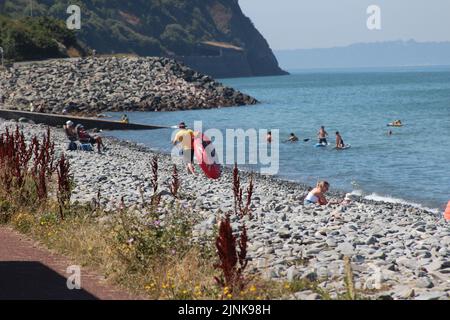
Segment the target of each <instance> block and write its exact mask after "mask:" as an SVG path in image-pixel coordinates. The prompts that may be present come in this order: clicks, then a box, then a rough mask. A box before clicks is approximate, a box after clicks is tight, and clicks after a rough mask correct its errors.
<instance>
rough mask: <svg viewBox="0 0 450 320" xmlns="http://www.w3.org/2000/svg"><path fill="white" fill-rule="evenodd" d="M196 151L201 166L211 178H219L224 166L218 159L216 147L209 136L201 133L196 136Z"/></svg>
mask: <svg viewBox="0 0 450 320" xmlns="http://www.w3.org/2000/svg"><path fill="white" fill-rule="evenodd" d="M194 153H195V158H196V159H197V161H198V164H199V166H200V168H201V169H202V170H203V172H204V173H205V175H206V176H207V177H208V178H211V179H219V178H220V175H221V173H222V167H221V165H220V164H219V161H218V160H217V155H216V149H215V148H214V145H213V144H212V142H211V139H209V138H208V137H207V136H205V135H204V134H203V133H199V134H197V135H196V136H195V138H194Z"/></svg>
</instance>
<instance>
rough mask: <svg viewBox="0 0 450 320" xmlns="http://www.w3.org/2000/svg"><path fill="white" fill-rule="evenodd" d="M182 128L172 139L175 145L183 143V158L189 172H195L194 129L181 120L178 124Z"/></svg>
mask: <svg viewBox="0 0 450 320" xmlns="http://www.w3.org/2000/svg"><path fill="white" fill-rule="evenodd" d="M178 128H179V129H180V130H179V131H178V132H177V134H176V135H175V138H174V139H173V141H172V144H173V145H177V144H181V148H182V151H183V159H184V162H185V163H186V168H187V170H188V172H189V173H192V174H195V169H194V143H193V140H194V131H192V130H191V129H187V128H186V124H185V123H184V122H181V123H180V124H179V125H178Z"/></svg>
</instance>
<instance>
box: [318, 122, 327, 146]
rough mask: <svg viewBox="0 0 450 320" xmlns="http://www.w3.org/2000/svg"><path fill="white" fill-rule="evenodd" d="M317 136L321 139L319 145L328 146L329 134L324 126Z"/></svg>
mask: <svg viewBox="0 0 450 320" xmlns="http://www.w3.org/2000/svg"><path fill="white" fill-rule="evenodd" d="M317 136H318V138H319V144H324V145H327V144H328V141H327V137H328V132H326V131H325V127H324V126H321V127H320V130H319V132H318V134H317Z"/></svg>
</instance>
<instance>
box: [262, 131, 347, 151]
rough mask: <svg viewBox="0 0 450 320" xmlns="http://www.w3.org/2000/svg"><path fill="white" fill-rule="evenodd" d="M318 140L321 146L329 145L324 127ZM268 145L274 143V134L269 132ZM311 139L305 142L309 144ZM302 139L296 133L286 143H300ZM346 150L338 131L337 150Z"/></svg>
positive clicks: (318, 134) (318, 135)
mask: <svg viewBox="0 0 450 320" xmlns="http://www.w3.org/2000/svg"><path fill="white" fill-rule="evenodd" d="M317 138H318V140H319V144H321V145H328V141H327V138H328V132H327V131H326V130H325V127H324V126H321V127H320V129H319V132H318V133H317ZM266 140H267V143H272V132H271V131H269V132H268V133H267V139H266ZM309 140H310V139H304V140H303V141H304V142H308V141H309ZM298 141H300V139H299V138H298V137H297V136H296V135H295V133H293V132H292V133H291V134H290V135H289V137H288V138H287V140H285V142H298ZM343 148H345V143H344V139H342V136H341V134H340V133H339V131H336V149H343Z"/></svg>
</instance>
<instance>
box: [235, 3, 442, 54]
mask: <svg viewBox="0 0 450 320" xmlns="http://www.w3.org/2000/svg"><path fill="white" fill-rule="evenodd" d="M239 3H240V5H241V8H242V10H243V11H244V13H245V14H246V15H247V16H248V17H250V18H251V19H252V21H253V22H254V24H255V25H256V27H257V28H258V30H259V31H260V32H261V33H262V34H263V35H264V36H265V38H266V39H267V40H268V41H269V44H270V46H271V47H272V49H275V50H279V49H300V48H323V47H334V46H343V45H348V44H352V43H355V42H375V41H389V40H409V39H414V40H416V41H450V0H239ZM369 5H378V6H379V7H380V8H381V27H382V29H381V30H376V31H370V30H368V29H367V26H366V21H367V18H368V15H367V13H366V10H367V7H368V6H369Z"/></svg>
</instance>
